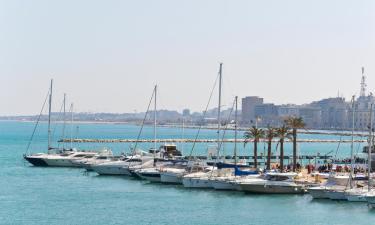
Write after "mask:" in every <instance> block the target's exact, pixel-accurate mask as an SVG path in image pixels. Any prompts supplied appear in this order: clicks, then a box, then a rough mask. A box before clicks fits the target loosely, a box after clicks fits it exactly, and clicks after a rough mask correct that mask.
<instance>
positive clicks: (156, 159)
mask: <svg viewBox="0 0 375 225" xmlns="http://www.w3.org/2000/svg"><path fill="white" fill-rule="evenodd" d="M153 97H154V146H153V148H152V149H151V150H150V153H152V154H153V165H152V166H151V167H150V166H145V165H143V166H142V165H141V166H140V167H141V168H140V169H135V170H134V169H133V171H134V173H135V174H136V175H137V176H138V177H140V178H142V179H145V180H148V181H151V182H161V173H162V169H163V168H168V166H169V165H173V164H174V162H173V160H174V158H175V157H176V156H181V152H180V151H178V150H177V148H176V145H174V144H167V143H165V144H164V145H162V146H161V147H160V148H159V149H157V148H156V142H157V139H156V138H157V137H156V134H157V133H156V125H157V119H156V118H157V117H156V116H157V104H156V103H157V98H156V97H157V85H155V88H154V92H153Z"/></svg>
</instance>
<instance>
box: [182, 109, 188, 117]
mask: <svg viewBox="0 0 375 225" xmlns="http://www.w3.org/2000/svg"><path fill="white" fill-rule="evenodd" d="M182 116H183V117H189V116H190V109H184V110H182Z"/></svg>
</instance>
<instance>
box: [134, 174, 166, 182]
mask: <svg viewBox="0 0 375 225" xmlns="http://www.w3.org/2000/svg"><path fill="white" fill-rule="evenodd" d="M137 174H138V176H139V177H141V178H142V179H145V180H147V181H150V182H155V183H159V182H161V180H160V173H137Z"/></svg>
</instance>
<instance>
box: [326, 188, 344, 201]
mask: <svg viewBox="0 0 375 225" xmlns="http://www.w3.org/2000/svg"><path fill="white" fill-rule="evenodd" d="M326 193H327V196H328V198H329V199H331V200H347V198H346V194H345V191H344V190H329V191H327V192H326Z"/></svg>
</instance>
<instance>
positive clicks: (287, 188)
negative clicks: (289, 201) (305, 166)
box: [239, 173, 306, 194]
mask: <svg viewBox="0 0 375 225" xmlns="http://www.w3.org/2000/svg"><path fill="white" fill-rule="evenodd" d="M297 176H298V174H297V173H267V174H266V175H265V176H264V178H254V179H251V180H247V181H245V182H240V183H239V185H240V188H241V190H242V191H244V192H248V193H266V194H304V193H306V189H305V186H304V185H302V184H297V183H296V182H295V178H296V177H297Z"/></svg>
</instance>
